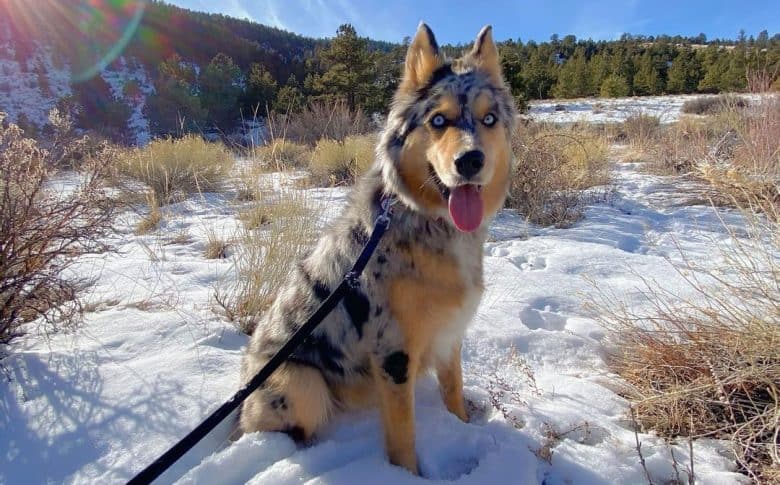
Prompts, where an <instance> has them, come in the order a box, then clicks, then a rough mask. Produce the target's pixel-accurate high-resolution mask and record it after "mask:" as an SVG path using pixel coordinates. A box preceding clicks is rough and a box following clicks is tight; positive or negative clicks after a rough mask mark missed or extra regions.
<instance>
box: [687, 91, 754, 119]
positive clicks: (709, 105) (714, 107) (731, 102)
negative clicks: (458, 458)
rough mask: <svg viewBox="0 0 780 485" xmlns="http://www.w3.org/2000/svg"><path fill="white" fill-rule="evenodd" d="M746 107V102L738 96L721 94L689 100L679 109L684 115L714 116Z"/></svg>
mask: <svg viewBox="0 0 780 485" xmlns="http://www.w3.org/2000/svg"><path fill="white" fill-rule="evenodd" d="M747 106H748V101H747V100H746V99H745V98H742V97H740V96H734V95H732V94H722V95H719V96H702V97H698V98H693V99H689V100H688V101H686V102H684V103H683V105H682V108H681V109H680V110H681V111H682V112H683V113H685V114H694V115H714V114H717V113H720V112H722V111H725V110H732V109H735V108H736V109H742V108H746V107H747Z"/></svg>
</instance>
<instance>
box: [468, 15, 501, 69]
mask: <svg viewBox="0 0 780 485" xmlns="http://www.w3.org/2000/svg"><path fill="white" fill-rule="evenodd" d="M470 54H471V58H472V59H473V60H474V62H475V63H476V64H477V68H478V69H480V70H481V71H483V72H485V73H487V74H488V75H490V77H492V78H493V80H494V81H495V82H497V83H503V82H504V81H503V76H502V75H501V62H500V61H499V60H498V48H497V47H496V43H495V42H493V27H491V26H490V25H486V26H484V27H482V30H480V31H479V34H478V35H477V40H476V41H474V48H473V49H471V53H470Z"/></svg>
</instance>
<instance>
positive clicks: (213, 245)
mask: <svg viewBox="0 0 780 485" xmlns="http://www.w3.org/2000/svg"><path fill="white" fill-rule="evenodd" d="M229 248H230V243H229V242H228V241H226V240H224V239H222V238H221V237H219V236H218V235H217V233H216V232H215V231H212V230H209V231H207V232H206V247H204V248H203V257H204V258H206V259H225V258H227V256H228V249H229Z"/></svg>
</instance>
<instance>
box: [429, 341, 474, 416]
mask: <svg viewBox="0 0 780 485" xmlns="http://www.w3.org/2000/svg"><path fill="white" fill-rule="evenodd" d="M460 347H461V346H460V344H458V345H457V346H456V348H455V349H453V351H452V354H451V355H450V358H449V359H448V360H447V361H445V362H442V361H438V362H437V363H436V378H437V379H438V380H439V391H440V392H441V397H442V399H443V400H444V405H445V406H447V409H448V410H449V411H450V412H451V413H452V414H454V415H455V416H457V417H459V418H460V419H461V421H464V422H468V420H469V418H468V415H467V414H466V407H465V405H464V403H465V401H464V399H463V372H462V370H461V367H460Z"/></svg>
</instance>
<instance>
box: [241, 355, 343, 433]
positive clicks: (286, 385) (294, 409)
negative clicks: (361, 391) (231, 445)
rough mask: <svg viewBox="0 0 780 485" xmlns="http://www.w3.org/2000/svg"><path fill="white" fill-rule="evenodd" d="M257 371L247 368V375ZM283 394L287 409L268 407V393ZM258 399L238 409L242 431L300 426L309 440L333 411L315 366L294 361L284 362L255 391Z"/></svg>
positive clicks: (328, 394) (322, 380) (328, 395)
mask: <svg viewBox="0 0 780 485" xmlns="http://www.w3.org/2000/svg"><path fill="white" fill-rule="evenodd" d="M259 370H260V366H258V367H257V369H247V371H248V373H249V375H253V374H254V373H256V372H257V371H259ZM276 393H279V394H284V395H285V398H286V403H287V404H286V405H287V406H289V408H288V409H287V410H286V412H284V413H278V412H275V411H274V410H273V409H271V408H270V407H269V406H268V403H267V401H268V396H269V395H270V396H273V395H274V394H276ZM255 394H256V395H261V396H262V397H261V398H260V399H249V400H247V401H246V404H245V406H244V408H243V409H242V411H241V418H240V419H241V423H240V424H241V428H242V429H243V430H244V432H247V431H256V430H287V429H289V428H292V427H299V428H301V431H302V432H303V438H304V439H309V438H310V437H311V436H312V434H313V433H314V431H315V430H316V429H317V428H319V426H320V425H321V424H323V423H325V422H326V421H327V419H328V417H329V416H330V414H331V413H332V409H330V406H328V405H327V403H329V402H331V399H330V391H329V390H328V386H327V384H326V383H325V380H324V379H323V378H322V374H321V373H320V372H319V371H318V370H317V369H312V368H308V367H303V366H299V365H295V364H283V365H282V366H281V367H279V369H278V370H277V371H276V372H274V373H273V374H272V375H271V377H270V378H269V379H268V381H267V383H266V384H265V385H264V386H263V388H262V389H260V390H258V391H255Z"/></svg>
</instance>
